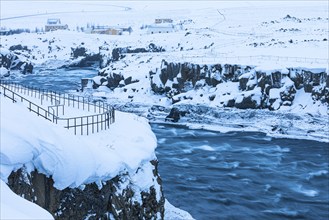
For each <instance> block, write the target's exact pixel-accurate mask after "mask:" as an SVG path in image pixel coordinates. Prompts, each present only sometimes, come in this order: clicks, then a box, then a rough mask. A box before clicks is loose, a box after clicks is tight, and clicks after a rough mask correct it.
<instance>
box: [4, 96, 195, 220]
mask: <svg viewBox="0 0 329 220" xmlns="http://www.w3.org/2000/svg"><path fill="white" fill-rule="evenodd" d="M0 101H1V104H0V106H1V113H0V116H1V120H0V121H1V129H0V131H1V143H0V146H1V164H0V167H1V170H0V177H1V219H36V218H42V219H50V218H51V216H50V215H49V214H48V215H47V213H45V212H44V211H42V210H41V211H39V210H40V209H37V208H35V207H34V206H32V205H30V204H28V202H27V201H26V202H25V203H24V202H22V201H21V200H22V199H21V198H20V197H18V196H13V195H12V194H13V192H11V191H10V189H9V188H8V187H7V186H5V183H4V182H6V181H7V178H8V176H9V175H10V173H11V172H12V171H15V170H17V169H19V168H22V167H23V166H24V167H25V168H26V169H27V171H28V172H31V171H33V170H35V169H36V170H37V171H38V172H39V173H42V174H45V175H46V176H52V179H53V180H54V186H55V187H56V188H57V189H64V188H66V187H81V186H83V185H84V184H88V183H93V182H95V183H97V185H98V187H102V183H103V182H104V181H106V180H110V179H112V178H114V177H115V176H117V175H118V174H120V173H126V172H128V173H129V174H130V175H131V177H132V179H133V181H134V189H135V190H136V192H137V191H144V190H147V189H148V188H149V187H150V186H152V185H154V182H153V181H152V179H153V178H152V175H153V173H152V169H153V168H152V166H151V165H150V163H149V161H151V160H152V159H154V158H155V154H154V151H155V147H156V137H155V135H154V134H153V133H152V131H151V129H150V126H149V124H148V121H147V120H146V119H145V118H142V117H138V116H136V115H132V114H128V113H122V112H118V111H117V112H116V122H115V123H114V124H112V125H111V126H110V130H105V131H100V132H99V133H96V134H93V135H89V136H75V135H73V134H72V133H71V132H69V131H68V130H66V129H64V128H63V127H62V126H60V125H57V124H53V123H51V122H49V121H47V120H44V119H43V118H41V117H38V116H37V115H35V114H33V113H31V112H29V111H28V109H27V108H26V106H25V105H24V104H23V103H20V102H17V103H13V102H12V101H11V100H10V99H8V98H5V97H3V96H1V99H0ZM77 113H78V112H77ZM31 128H33V129H31ZM72 155H74V160H72ZM138 168H139V170H140V171H138V172H137V169H138ZM3 181H4V182H3ZM136 195H137V196H136V200H137V201H139V200H140V198H138V193H136ZM17 204H27V205H28V206H29V207H30V206H31V210H32V211H31V210H29V211H28V212H27V211H22V210H23V209H22V208H21V206H20V205H17ZM16 205H17V206H16ZM32 208H33V209H32ZM172 210H176V209H174V208H172ZM178 211H179V210H176V212H178ZM168 212H170V210H168ZM178 213H181V214H182V215H183V214H184V213H185V212H184V211H180V212H178ZM172 214H174V213H172ZM168 215H169V216H170V213H169V214H168ZM34 216H37V217H34ZM173 216H174V215H173ZM185 216H189V215H188V214H187V213H186V214H185Z"/></svg>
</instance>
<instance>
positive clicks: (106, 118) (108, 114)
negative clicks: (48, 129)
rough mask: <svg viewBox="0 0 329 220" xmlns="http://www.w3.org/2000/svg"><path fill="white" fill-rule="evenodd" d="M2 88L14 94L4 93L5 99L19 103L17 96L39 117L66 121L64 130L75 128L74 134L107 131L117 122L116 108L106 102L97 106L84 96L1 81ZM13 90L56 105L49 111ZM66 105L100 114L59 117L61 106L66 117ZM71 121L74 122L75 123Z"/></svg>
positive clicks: (49, 107) (50, 107)
mask: <svg viewBox="0 0 329 220" xmlns="http://www.w3.org/2000/svg"><path fill="white" fill-rule="evenodd" d="M0 86H1V87H2V88H3V90H4V91H10V92H11V93H12V97H9V96H7V95H6V94H5V92H4V96H5V97H8V98H10V99H12V100H13V102H16V101H17V100H15V96H16V98H17V97H19V98H20V99H21V101H22V102H23V100H25V101H27V102H28V103H29V106H30V108H29V110H30V111H33V112H35V113H37V114H38V116H42V117H44V118H46V119H48V120H49V121H52V122H53V123H56V124H57V122H58V121H59V120H61V121H66V122H64V123H65V124H66V126H64V128H67V129H70V128H74V134H77V127H80V128H81V129H79V130H80V134H81V135H83V134H84V133H86V134H87V135H89V130H91V131H92V133H94V132H95V131H96V130H97V132H98V131H99V130H106V129H108V128H109V126H110V124H112V123H114V122H115V112H114V108H113V107H112V106H110V105H108V104H106V103H104V102H99V101H96V102H95V103H97V102H98V105H97V104H95V103H91V102H89V99H88V100H87V99H86V98H85V97H82V96H74V95H70V94H61V93H58V92H53V91H50V90H43V89H39V88H34V87H29V86H26V87H24V86H22V85H19V84H18V83H14V82H10V81H3V80H0ZM6 87H8V88H6ZM12 90H15V91H18V92H21V93H23V92H24V94H25V95H29V96H32V97H33V96H34V97H35V98H38V99H40V100H41V104H42V101H43V100H44V99H47V100H48V98H50V101H51V102H52V101H53V100H55V105H53V106H48V111H47V110H45V109H43V108H42V107H40V106H38V105H37V104H35V103H33V102H31V101H29V100H28V99H26V98H24V97H23V96H21V95H19V94H17V93H16V92H14V91H12ZM87 101H88V102H87ZM70 104H71V106H70ZM65 105H68V106H70V107H73V108H76V107H77V108H78V109H79V108H80V107H81V108H82V109H83V110H86V111H90V110H92V109H93V110H94V113H96V112H98V114H93V115H88V116H80V117H67V118H64V117H59V116H58V113H59V111H58V107H59V106H62V107H63V115H64V106H65ZM31 106H36V108H37V110H33V109H32V107H31ZM55 107H56V108H57V110H56V111H55V109H54V108H55ZM40 109H41V110H42V111H43V113H44V114H45V116H43V115H42V114H40V112H39V111H40ZM50 109H52V113H51V112H50ZM55 112H56V114H55ZM47 115H48V117H49V116H52V119H50V118H48V117H47ZM71 121H73V122H74V123H73V122H71ZM77 121H79V122H80V123H77ZM70 122H71V123H70ZM89 126H90V127H91V128H90V129H89ZM95 126H96V128H95ZM84 128H86V130H87V131H86V132H84Z"/></svg>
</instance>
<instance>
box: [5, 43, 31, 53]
mask: <svg viewBox="0 0 329 220" xmlns="http://www.w3.org/2000/svg"><path fill="white" fill-rule="evenodd" d="M9 50H11V51H14V50H22V51H28V52H31V50H30V49H28V48H27V46H22V45H21V44H18V45H12V46H10V47H9Z"/></svg>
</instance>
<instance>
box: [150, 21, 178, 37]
mask: <svg viewBox="0 0 329 220" xmlns="http://www.w3.org/2000/svg"><path fill="white" fill-rule="evenodd" d="M174 31H175V25H173V24H170V23H158V24H152V25H148V26H147V33H148V34H156V33H169V32H174Z"/></svg>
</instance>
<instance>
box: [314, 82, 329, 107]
mask: <svg viewBox="0 0 329 220" xmlns="http://www.w3.org/2000/svg"><path fill="white" fill-rule="evenodd" d="M312 99H313V100H314V101H321V102H322V103H327V104H329V88H328V87H326V86H325V85H322V86H315V87H313V89H312Z"/></svg>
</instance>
